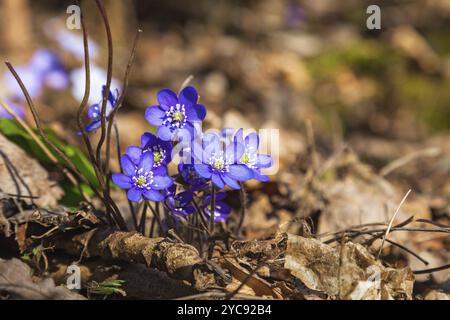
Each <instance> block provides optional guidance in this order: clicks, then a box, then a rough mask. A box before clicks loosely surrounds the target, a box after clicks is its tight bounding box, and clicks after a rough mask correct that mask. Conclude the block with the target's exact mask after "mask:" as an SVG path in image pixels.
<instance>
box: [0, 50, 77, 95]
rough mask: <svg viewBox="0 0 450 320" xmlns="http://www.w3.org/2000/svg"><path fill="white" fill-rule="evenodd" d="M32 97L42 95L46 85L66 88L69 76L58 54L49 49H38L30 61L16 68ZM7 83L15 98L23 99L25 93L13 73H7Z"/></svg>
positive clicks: (59, 88)
mask: <svg viewBox="0 0 450 320" xmlns="http://www.w3.org/2000/svg"><path fill="white" fill-rule="evenodd" d="M15 69H16V72H17V73H18V74H19V76H20V78H21V79H22V81H23V83H24V84H25V86H26V88H27V90H28V93H29V94H30V96H31V97H32V98H34V97H37V96H40V95H41V94H42V92H43V89H44V86H48V87H50V88H52V89H56V90H64V89H66V88H67V87H68V86H69V76H68V74H67V72H66V70H64V67H63V64H62V62H61V60H60V59H59V58H58V56H57V55H56V54H55V53H54V52H52V51H51V50H48V49H38V50H36V52H35V53H34V54H33V56H32V58H31V60H30V61H29V63H27V64H25V65H22V66H18V67H16V68H15ZM5 85H6V87H7V88H8V90H9V91H10V94H11V95H12V97H13V98H17V99H23V93H22V90H21V89H20V86H19V85H18V84H17V81H16V79H15V78H14V77H13V76H12V75H11V74H9V73H8V74H6V75H5Z"/></svg>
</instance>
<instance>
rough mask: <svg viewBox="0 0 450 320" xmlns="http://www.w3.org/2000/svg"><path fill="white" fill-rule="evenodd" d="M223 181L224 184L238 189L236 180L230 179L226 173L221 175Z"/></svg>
mask: <svg viewBox="0 0 450 320" xmlns="http://www.w3.org/2000/svg"><path fill="white" fill-rule="evenodd" d="M222 179H223V182H225V184H226V185H228V186H229V187H230V188H232V189H235V190H238V189H240V186H239V184H238V183H237V182H236V180H233V179H231V178H230V177H229V176H227V175H225V174H224V175H222Z"/></svg>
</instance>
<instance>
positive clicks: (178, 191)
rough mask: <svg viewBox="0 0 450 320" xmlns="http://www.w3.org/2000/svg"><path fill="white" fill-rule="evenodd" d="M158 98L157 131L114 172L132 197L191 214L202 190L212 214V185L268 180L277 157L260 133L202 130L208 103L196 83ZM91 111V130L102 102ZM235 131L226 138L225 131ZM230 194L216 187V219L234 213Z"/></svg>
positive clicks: (150, 113) (152, 117)
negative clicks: (265, 150) (175, 159)
mask: <svg viewBox="0 0 450 320" xmlns="http://www.w3.org/2000/svg"><path fill="white" fill-rule="evenodd" d="M110 99H111V101H110ZM110 99H108V101H109V105H110V107H109V108H108V109H107V115H108V114H109V112H110V111H111V110H112V108H114V106H115V101H116V100H115V99H117V98H116V95H113V94H110ZM157 100H158V103H159V104H158V105H155V106H151V107H148V108H147V110H146V112H145V118H146V119H147V121H148V122H149V123H150V124H151V125H153V126H156V127H157V131H156V135H154V134H152V133H148V132H146V133H144V134H143V135H142V138H141V145H140V146H130V147H128V148H127V151H126V153H125V154H124V155H123V156H122V157H121V161H120V162H121V167H122V173H115V174H113V175H112V180H113V182H114V183H115V184H116V185H117V186H119V187H120V188H122V189H125V190H128V191H127V195H128V199H129V200H131V201H133V202H139V201H141V199H142V198H145V199H147V200H150V201H155V202H161V201H164V203H165V205H166V208H167V209H168V210H169V211H170V212H171V213H172V214H173V215H175V216H187V215H190V214H192V213H193V212H194V211H195V208H194V206H193V201H192V200H193V199H194V198H195V197H196V196H197V197H198V196H199V195H201V196H202V203H201V204H202V208H203V211H204V213H205V214H206V215H209V216H210V214H211V212H212V208H211V205H212V204H211V202H212V194H211V189H212V188H216V190H223V189H224V188H225V187H226V186H228V187H230V188H231V189H240V187H241V182H242V181H247V180H251V179H256V180H258V181H262V182H265V181H268V180H269V178H268V177H267V176H266V175H263V174H262V173H261V169H263V168H268V167H270V166H271V165H272V159H271V157H270V156H269V155H265V154H260V153H258V148H259V137H258V135H257V134H256V133H251V134H249V135H247V136H245V137H244V135H243V130H242V129H239V130H237V131H236V132H234V130H231V129H224V130H222V132H221V133H220V134H219V133H207V134H203V133H202V132H201V122H202V121H203V120H204V119H205V116H206V108H205V106H204V105H202V104H199V103H198V94H197V91H196V90H195V89H194V88H193V87H191V86H188V87H185V88H184V89H183V90H181V92H180V93H179V94H178V95H177V94H176V93H175V92H173V91H172V90H169V89H163V90H161V91H159V92H158V94H157ZM89 117H90V118H91V120H92V122H91V123H90V124H89V125H88V126H87V127H86V130H87V131H92V130H95V129H96V128H98V126H99V105H93V106H92V107H91V108H90V109H89ZM230 132H231V134H230V135H229V137H227V138H225V139H224V137H223V136H224V134H223V133H230ZM175 147H176V148H175ZM175 151H177V152H176V153H177V154H179V156H180V163H179V165H178V173H179V174H178V175H176V176H175V177H171V176H169V174H168V169H167V165H168V164H169V163H170V162H171V161H172V156H173V154H172V153H174V152H175ZM225 197H226V193H225V192H217V193H215V200H214V205H215V208H214V220H215V221H225V220H226V218H227V217H228V215H229V214H230V211H231V209H230V207H229V206H228V205H227V204H226V203H225V202H224V201H223V200H224V198H225Z"/></svg>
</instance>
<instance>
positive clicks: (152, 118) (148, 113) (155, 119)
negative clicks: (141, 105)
mask: <svg viewBox="0 0 450 320" xmlns="http://www.w3.org/2000/svg"><path fill="white" fill-rule="evenodd" d="M165 116H166V113H165V112H164V110H162V109H161V108H160V107H158V106H152V107H148V108H147V110H145V119H147V121H148V123H150V124H151V125H153V126H160V125H162V123H163V119H164V117H165Z"/></svg>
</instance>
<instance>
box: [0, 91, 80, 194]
mask: <svg viewBox="0 0 450 320" xmlns="http://www.w3.org/2000/svg"><path fill="white" fill-rule="evenodd" d="M0 105H1V106H2V107H3V108H4V109H5V110H6V112H8V114H9V115H11V116H12V117H13V118H14V120H15V121H17V123H18V124H19V125H20V126H21V127H22V128H23V129H24V130H25V131H26V132H27V133H28V134H29V135H30V137H31V138H32V139H33V140H34V141H35V142H36V144H37V145H38V146H39V147H40V148H41V149H42V151H43V152H44V153H45V155H46V156H47V157H48V158H49V159H50V161H51V162H52V163H53V164H55V165H56V166H57V167H58V168H59V169H61V171H62V173H63V174H64V175H65V176H66V177H67V179H68V180H69V181H70V182H71V183H72V184H73V185H75V186H77V185H79V183H78V182H77V180H76V179H75V177H74V176H73V175H72V174H71V173H70V172H69V171H68V170H67V169H66V168H64V167H61V166H60V163H59V162H58V159H57V158H56V157H55V156H54V155H53V153H51V152H50V150H49V149H48V148H47V147H46V146H45V144H44V143H42V141H41V139H39V137H38V136H37V135H36V134H35V133H34V132H33V130H31V128H30V127H29V126H28V124H26V122H25V121H23V120H22V119H21V118H20V117H19V116H18V115H17V113H16V112H15V111H14V110H13V109H12V108H11V107H10V106H9V105H8V104H6V103H5V102H4V101H3V100H2V99H0Z"/></svg>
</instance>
